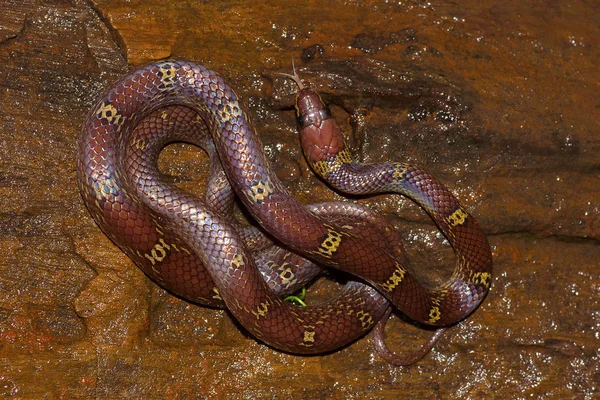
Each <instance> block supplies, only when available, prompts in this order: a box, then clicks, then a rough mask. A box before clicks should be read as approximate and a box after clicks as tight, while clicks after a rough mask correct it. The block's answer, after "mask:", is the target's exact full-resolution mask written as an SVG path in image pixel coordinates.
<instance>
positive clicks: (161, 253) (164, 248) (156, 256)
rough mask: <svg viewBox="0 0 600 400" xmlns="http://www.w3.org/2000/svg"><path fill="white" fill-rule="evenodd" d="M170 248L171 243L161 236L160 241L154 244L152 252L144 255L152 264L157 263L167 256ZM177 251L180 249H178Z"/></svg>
mask: <svg viewBox="0 0 600 400" xmlns="http://www.w3.org/2000/svg"><path fill="white" fill-rule="evenodd" d="M169 250H171V245H169V244H167V243H166V242H165V240H164V239H163V238H159V239H158V242H157V243H156V244H154V247H153V248H152V249H151V250H150V252H149V253H145V254H144V257H145V258H147V259H148V260H150V262H151V263H152V265H155V264H156V263H157V262H161V261H162V260H164V259H165V258H166V257H167V255H168V251H169ZM176 251H179V250H178V249H176Z"/></svg>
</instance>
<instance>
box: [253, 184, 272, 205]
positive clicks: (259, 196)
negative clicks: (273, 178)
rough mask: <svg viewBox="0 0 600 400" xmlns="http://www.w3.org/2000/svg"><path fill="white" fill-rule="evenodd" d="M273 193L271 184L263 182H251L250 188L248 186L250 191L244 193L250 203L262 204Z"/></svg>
mask: <svg viewBox="0 0 600 400" xmlns="http://www.w3.org/2000/svg"><path fill="white" fill-rule="evenodd" d="M273 191H274V190H273V186H272V185H271V182H269V181H268V180H264V181H254V182H252V186H250V189H248V191H247V192H246V193H247V194H248V197H249V198H250V199H251V200H252V202H254V203H262V202H263V201H265V199H266V198H267V197H269V196H270V195H271V194H273Z"/></svg>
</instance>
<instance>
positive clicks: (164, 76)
mask: <svg viewBox="0 0 600 400" xmlns="http://www.w3.org/2000/svg"><path fill="white" fill-rule="evenodd" d="M176 74H177V70H176V69H175V67H174V66H173V64H171V63H161V64H159V72H158V76H159V78H160V81H161V82H162V86H161V85H159V90H161V91H162V90H166V89H169V88H170V87H171V86H173V84H174V83H175V75H176Z"/></svg>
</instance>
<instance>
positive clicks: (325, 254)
mask: <svg viewBox="0 0 600 400" xmlns="http://www.w3.org/2000/svg"><path fill="white" fill-rule="evenodd" d="M307 96H309V97H310V98H311V99H314V96H317V97H318V95H316V93H314V92H312V91H308V90H307V89H303V90H301V91H300V93H299V96H298V100H299V109H301V110H302V109H304V111H306V110H308V111H307V112H304V114H303V115H304V117H303V118H304V122H303V124H302V125H301V129H302V131H303V132H304V133H305V136H306V138H308V140H303V143H308V145H306V144H305V145H304V149H305V154H306V156H307V159H308V160H309V162H310V163H311V165H312V166H313V169H315V170H316V171H317V172H318V173H320V174H321V176H323V177H324V178H325V179H328V180H330V182H331V183H332V185H334V186H336V187H338V188H340V189H343V190H346V191H352V192H355V193H368V192H374V191H398V192H400V193H404V194H407V195H409V196H411V197H413V198H414V199H415V200H416V201H417V202H418V203H419V204H421V205H422V206H423V207H424V208H425V209H426V210H427V212H428V213H429V214H430V215H431V217H432V218H433V219H434V221H435V222H436V223H437V224H438V225H439V227H440V228H441V229H442V231H443V232H444V233H445V234H446V236H447V237H448V239H449V240H450V242H451V244H452V245H453V247H454V249H455V251H456V253H457V256H458V262H457V267H456V268H455V272H454V274H453V276H452V278H451V279H450V280H449V281H448V282H447V283H445V284H443V285H442V286H441V287H438V288H433V289H430V288H426V287H424V286H423V285H422V284H420V283H419V282H418V281H417V280H416V279H415V278H414V277H413V276H412V275H411V274H410V273H409V272H408V270H406V269H405V267H404V266H403V260H402V257H401V255H399V253H401V249H400V248H399V246H398V245H395V244H394V243H393V242H394V240H395V236H394V234H393V233H391V231H392V230H391V227H390V226H389V225H388V224H387V223H386V222H384V221H382V219H381V218H380V217H379V216H377V215H375V214H374V213H372V212H370V211H369V210H368V209H366V208H364V207H362V206H359V205H344V204H340V203H329V204H321V205H312V206H309V207H305V206H304V205H302V204H300V203H299V202H298V201H297V200H296V199H295V198H294V197H293V196H291V195H290V194H289V192H288V191H287V190H286V188H285V187H284V186H283V184H282V183H281V181H280V180H279V179H278V178H277V177H276V175H275V174H274V172H273V171H272V168H271V165H270V163H269V162H268V161H267V159H266V156H265V154H264V151H263V148H262V144H261V142H260V140H259V138H258V136H257V134H256V132H255V131H254V129H253V128H252V127H251V125H250V123H249V121H248V117H247V115H246V113H245V111H244V109H243V107H242V106H241V104H240V102H239V100H238V96H237V95H236V93H235V92H234V90H233V89H232V88H231V87H230V86H229V85H228V84H227V83H225V81H224V80H223V79H222V78H221V77H220V76H219V75H218V74H216V73H215V72H213V71H211V70H209V69H207V68H205V67H203V66H200V65H196V64H194V63H191V62H186V61H172V60H168V61H161V62H157V63H155V64H151V65H148V66H145V67H142V68H140V69H138V70H135V71H133V72H131V73H130V74H128V75H126V76H124V77H123V78H122V79H120V80H119V81H118V82H116V83H115V84H114V85H112V86H111V87H110V88H109V89H108V91H107V92H106V93H105V94H104V95H103V96H102V98H101V99H100V101H99V102H98V103H97V104H96V105H95V106H94V108H93V109H92V110H91V112H90V114H89V115H88V117H87V119H86V121H85V123H84V127H83V132H82V135H81V136H80V139H79V145H78V146H79V148H78V165H77V172H78V183H79V187H80V191H81V193H82V197H83V199H84V202H85V203H86V205H87V207H88V209H89V210H90V213H91V215H92V216H93V218H94V219H95V221H96V222H97V223H98V225H99V226H100V227H101V228H102V230H103V231H104V232H105V233H106V234H107V236H109V238H111V239H112V240H113V241H114V242H115V243H116V244H117V245H118V246H119V247H120V248H121V249H122V250H123V251H124V252H125V253H126V254H127V255H128V256H129V257H130V258H131V259H132V260H133V261H134V262H135V263H136V264H137V265H138V266H139V267H140V268H141V269H142V270H143V271H144V272H145V273H146V274H147V275H148V276H149V277H151V278H152V279H153V280H154V281H156V282H157V283H158V284H160V285H162V286H163V287H165V288H167V289H169V290H170V291H172V292H174V293H176V294H179V295H181V296H182V297H185V298H188V299H190V300H193V301H196V302H199V303H202V304H208V305H219V304H221V303H222V302H224V303H225V305H226V307H227V308H228V309H229V310H230V311H231V313H232V314H233V315H234V316H235V318H236V319H238V321H239V322H240V323H241V324H242V325H243V326H244V327H245V328H246V329H247V330H248V331H249V332H250V333H251V334H252V335H254V336H255V337H256V338H258V339H259V340H261V341H263V342H265V343H267V344H269V345H271V346H273V347H275V348H277V349H280V350H283V351H288V352H292V353H300V354H313V353H321V352H326V351H330V350H333V349H336V348H339V347H341V346H344V345H345V344H347V343H349V342H351V341H353V340H355V339H356V338H358V337H360V336H361V335H363V334H364V333H365V332H366V331H368V330H369V329H370V328H371V327H372V326H373V325H374V324H375V323H376V322H377V321H378V320H379V319H381V318H382V316H383V315H384V314H386V313H387V312H388V304H389V303H388V300H389V301H391V302H392V303H393V304H394V305H395V306H396V307H397V308H398V309H399V310H400V311H402V312H403V313H405V314H406V315H408V316H410V317H411V318H413V319H415V320H416V321H419V322H422V323H425V324H430V325H434V326H445V325H448V324H452V323H454V322H457V321H460V320H461V319H463V318H465V317H466V316H467V315H469V314H470V313H471V312H472V311H473V310H474V309H475V308H476V307H477V306H478V304H479V303H480V302H481V300H482V299H483V297H484V296H485V294H486V292H487V290H488V288H489V284H490V277H491V266H492V258H491V251H490V249H489V245H488V243H487V239H486V237H485V235H484V234H483V232H482V231H481V229H480V228H479V225H478V224H477V223H476V222H475V220H474V219H473V218H472V217H471V216H470V215H468V214H467V213H466V211H465V210H464V209H463V208H462V207H461V206H460V205H459V203H458V202H457V201H456V199H455V198H454V197H453V196H452V195H451V194H450V192H449V191H448V190H447V189H446V188H445V187H444V186H442V185H441V184H439V183H438V182H437V181H435V180H434V179H433V178H432V177H431V176H430V175H429V174H427V173H426V172H424V171H422V170H421V169H419V168H415V167H410V166H407V165H404V164H399V163H387V164H381V165H379V166H361V165H359V164H355V163H352V162H351V159H350V156H349V153H348V151H347V149H346V148H345V147H344V146H343V142H341V143H338V142H335V143H336V144H335V146H337V147H335V146H334V147H335V148H334V147H332V146H329V147H328V146H324V147H323V143H324V142H323V140H321V139H319V138H318V137H319V136H318V135H317V133H319V132H318V131H320V134H323V133H324V134H325V136H320V137H321V138H326V137H328V136H327V135H329V137H330V138H331V137H334V136H335V135H331V132H332V131H331V129H330V128H329V127H330V126H332V125H331V121H332V119H330V118H329V117H328V115H325V114H324V112H326V108H325V107H324V105H322V103H317V102H315V101H312V100H311V101H305V100H306V99H308V98H309V97H307ZM319 100H320V99H319ZM303 101H304V103H302V102H303ZM301 103H302V104H306V105H308V106H309V107H308V108H303V106H301ZM315 112H316V114H315ZM161 121H167V122H166V123H163V122H161ZM309 122H310V123H309ZM311 127H312V128H311ZM313 128H314V129H313ZM335 129H338V131H339V128H337V126H335ZM306 132H308V134H306ZM340 137H341V135H340ZM172 141H187V142H190V143H193V144H196V145H198V146H201V147H203V148H204V149H205V150H207V152H208V153H209V155H210V154H211V153H214V155H215V156H214V157H211V160H213V159H214V160H218V162H214V163H213V162H212V161H211V170H214V171H213V173H211V179H210V182H209V188H210V190H209V191H208V194H207V195H206V196H205V198H204V199H203V200H200V199H198V198H196V197H194V196H192V195H190V194H188V193H185V192H183V191H181V190H180V189H177V188H176V187H174V186H173V185H171V184H169V183H168V182H166V181H165V180H162V179H161V178H160V174H159V173H158V171H157V170H156V159H157V157H158V153H159V151H160V149H161V148H162V147H163V146H164V145H165V144H167V143H170V142H172ZM331 143H334V141H331V142H330V144H331ZM213 164H214V165H217V164H218V167H214V168H213V166H212V165H213ZM221 168H222V170H221ZM233 193H235V194H236V195H237V196H238V198H239V199H240V201H241V202H242V203H243V205H244V206H245V207H246V208H247V209H248V211H249V212H250V214H251V215H252V217H253V218H254V219H255V220H256V221H257V222H258V223H259V224H260V225H261V226H262V227H263V228H264V230H265V231H267V232H268V233H269V234H270V235H272V236H273V237H274V238H275V240H276V241H277V242H278V243H279V244H280V245H282V246H284V247H285V249H286V252H287V251H292V252H293V254H296V255H297V257H298V260H299V261H297V263H301V262H302V261H301V260H307V262H308V263H310V264H313V263H314V264H317V265H319V266H326V267H333V268H338V269H341V270H344V271H347V272H350V273H352V274H356V275H358V276H360V277H362V279H363V280H365V281H367V282H369V283H370V284H372V285H373V287H375V288H376V289H377V290H374V289H373V288H371V287H370V286H367V285H364V284H359V283H349V284H347V285H346V286H345V288H344V290H343V291H342V293H341V294H340V295H339V296H337V297H336V298H335V299H333V300H331V301H329V302H327V303H324V304H321V305H317V306H309V307H296V306H294V305H291V304H289V303H287V302H284V301H283V300H281V297H280V296H279V295H278V293H276V292H275V291H274V289H275V290H279V291H282V290H281V288H280V286H281V284H280V282H279V283H278V284H276V285H270V284H267V282H266V281H265V278H264V277H263V275H262V274H261V273H260V272H259V270H258V269H257V264H261V263H263V262H264V256H257V253H255V252H260V251H262V250H264V249H265V248H267V247H269V246H271V244H272V242H271V241H270V240H265V239H264V238H263V236H264V235H261V234H257V233H256V230H253V229H246V230H244V229H240V228H239V227H238V226H236V223H235V222H234V221H232V217H231V215H230V212H229V211H228V210H230V205H231V201H232V200H231V197H232V196H233ZM263 254H269V253H268V252H267V253H263ZM289 254H291V253H289ZM261 257H263V258H261ZM284 257H288V253H285V254H284ZM261 260H263V261H261ZM267 274H268V273H267ZM292 274H296V272H292ZM275 275H277V277H278V278H280V279H279V281H281V280H282V279H283V280H286V279H287V281H289V278H290V272H289V270H287V269H286V270H284V271H283V272H282V273H281V274H278V273H275ZM267 280H268V279H267ZM288 283H289V282H288ZM278 285H279V288H277V287H278Z"/></svg>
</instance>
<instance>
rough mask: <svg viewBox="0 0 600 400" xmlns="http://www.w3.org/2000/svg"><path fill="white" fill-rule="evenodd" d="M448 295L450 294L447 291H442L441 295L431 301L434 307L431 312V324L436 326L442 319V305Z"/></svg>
mask: <svg viewBox="0 0 600 400" xmlns="http://www.w3.org/2000/svg"><path fill="white" fill-rule="evenodd" d="M447 294H448V291H447V290H442V291H440V293H439V294H438V295H437V296H435V297H434V298H433V299H431V302H432V303H433V306H432V307H431V309H430V310H429V323H430V324H435V323H436V322H437V321H439V320H440V318H441V317H442V312H441V311H440V305H441V304H442V301H443V300H444V298H445V297H446V295H447Z"/></svg>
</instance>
